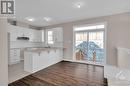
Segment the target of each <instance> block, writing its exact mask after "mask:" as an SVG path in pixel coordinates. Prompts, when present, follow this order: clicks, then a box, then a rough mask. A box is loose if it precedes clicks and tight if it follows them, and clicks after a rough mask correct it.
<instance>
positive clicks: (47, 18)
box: [43, 17, 52, 22]
mask: <svg viewBox="0 0 130 86" xmlns="http://www.w3.org/2000/svg"><path fill="white" fill-rule="evenodd" d="M43 19H44V20H45V21H47V22H49V21H51V20H52V19H51V18H50V17H44V18H43Z"/></svg>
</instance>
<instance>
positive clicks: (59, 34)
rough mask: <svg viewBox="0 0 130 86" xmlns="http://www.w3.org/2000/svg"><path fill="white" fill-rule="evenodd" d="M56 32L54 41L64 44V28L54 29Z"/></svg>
mask: <svg viewBox="0 0 130 86" xmlns="http://www.w3.org/2000/svg"><path fill="white" fill-rule="evenodd" d="M53 31H54V35H53V36H54V41H55V43H62V42H63V28H60V27H58V28H53Z"/></svg>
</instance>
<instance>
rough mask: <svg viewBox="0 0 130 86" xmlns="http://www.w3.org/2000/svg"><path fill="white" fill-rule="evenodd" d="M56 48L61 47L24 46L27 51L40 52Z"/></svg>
mask: <svg viewBox="0 0 130 86" xmlns="http://www.w3.org/2000/svg"><path fill="white" fill-rule="evenodd" d="M56 49H63V47H34V48H26V49H25V51H27V52H42V51H50V50H56Z"/></svg>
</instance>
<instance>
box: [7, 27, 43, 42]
mask: <svg viewBox="0 0 130 86" xmlns="http://www.w3.org/2000/svg"><path fill="white" fill-rule="evenodd" d="M8 32H9V33H10V41H18V40H17V37H29V42H41V41H42V31H41V30H34V29H30V28H25V27H19V26H13V25H8Z"/></svg>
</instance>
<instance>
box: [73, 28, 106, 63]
mask: <svg viewBox="0 0 130 86" xmlns="http://www.w3.org/2000/svg"><path fill="white" fill-rule="evenodd" d="M84 28H85V27H84ZM86 28H88V27H86ZM74 33H75V46H74V53H75V59H76V60H83V61H92V62H100V63H102V62H103V60H104V28H100V29H99V28H98V29H95V28H94V29H91V30H90V29H83V30H82V28H81V30H80V29H78V30H75V31H74Z"/></svg>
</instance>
